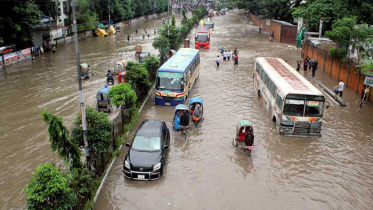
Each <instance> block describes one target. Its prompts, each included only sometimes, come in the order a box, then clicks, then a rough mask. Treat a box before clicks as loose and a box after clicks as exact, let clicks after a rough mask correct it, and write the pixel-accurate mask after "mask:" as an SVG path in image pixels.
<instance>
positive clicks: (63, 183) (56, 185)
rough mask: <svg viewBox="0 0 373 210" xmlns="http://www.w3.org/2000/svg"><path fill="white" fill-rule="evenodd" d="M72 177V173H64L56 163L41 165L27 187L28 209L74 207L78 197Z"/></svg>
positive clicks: (60, 209)
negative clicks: (72, 183) (73, 186)
mask: <svg viewBox="0 0 373 210" xmlns="http://www.w3.org/2000/svg"><path fill="white" fill-rule="evenodd" d="M70 179H71V174H67V175H63V174H62V173H61V171H60V170H59V169H58V168H57V167H56V166H55V165H54V164H50V163H49V164H45V165H40V166H39V167H38V168H37V170H36V172H34V174H33V175H32V179H31V181H30V183H29V184H28V185H27V186H26V188H25V193H26V200H27V209H30V210H33V209H35V210H36V209H47V210H48V209H51V210H52V209H58V210H65V209H66V210H68V209H72V208H73V207H74V205H75V203H76V198H75V195H74V190H73V189H72V188H70V187H69V180H70Z"/></svg>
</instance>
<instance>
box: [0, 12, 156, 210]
mask: <svg viewBox="0 0 373 210" xmlns="http://www.w3.org/2000/svg"><path fill="white" fill-rule="evenodd" d="M161 19H162V18H158V19H154V20H150V21H148V22H139V23H137V24H135V25H134V26H133V27H131V28H128V27H124V28H122V32H121V33H118V34H117V35H115V36H109V37H106V38H98V37H92V38H87V39H82V40H79V45H80V61H81V62H82V63H84V62H85V63H88V64H89V65H90V66H91V69H92V70H93V71H95V72H96V73H97V75H94V77H93V78H91V79H90V80H88V81H83V92H84V100H85V104H86V105H88V106H91V107H95V106H96V92H97V91H98V90H99V89H100V88H102V87H103V86H104V85H105V84H106V76H105V75H106V73H107V70H108V69H109V68H110V69H112V68H113V66H114V63H115V62H117V61H120V60H122V59H125V60H129V61H134V60H135V56H134V54H135V45H136V44H141V45H142V46H143V50H144V51H150V52H151V54H152V55H154V54H158V52H157V51H155V50H154V49H153V47H152V45H151V43H152V40H153V39H154V37H155V36H154V32H153V31H154V30H153V29H154V27H157V28H160V27H161V25H162V21H161ZM144 27H146V28H147V29H148V30H149V31H150V33H151V35H150V38H145V40H143V38H142V34H140V33H139V35H138V36H135V34H134V32H135V29H136V28H138V29H139V31H141V32H143V30H141V29H143V28H144ZM128 33H132V34H131V35H133V36H134V38H133V40H131V41H130V42H129V43H128V42H127V34H128ZM76 75H77V72H76V60H75V47H74V44H68V45H67V46H65V47H60V48H59V49H58V50H57V52H56V53H55V54H52V53H45V54H44V55H43V56H41V57H37V58H36V60H34V61H27V62H23V63H19V64H14V65H11V66H9V67H7V68H6V69H2V70H0V91H1V96H2V97H1V100H0V107H1V109H0V119H1V120H0V121H1V126H0V134H1V135H0V165H1V170H0V177H1V181H0V209H12V208H13V209H20V208H25V204H26V200H25V194H24V191H23V189H24V188H25V187H26V185H27V183H28V182H29V181H30V180H31V176H32V172H33V171H34V170H36V168H37V166H38V165H39V164H45V163H50V162H56V161H58V162H60V163H61V159H60V158H59V157H58V156H57V154H53V153H52V152H51V149H50V143H49V141H48V136H47V126H46V124H45V123H44V122H43V121H42V118H41V115H40V113H41V111H42V109H43V108H46V109H49V110H51V112H52V113H54V114H58V115H60V116H62V117H64V120H65V124H66V125H67V127H68V128H69V129H70V127H71V125H72V122H73V120H74V119H75V114H76V113H77V112H78V111H79V92H78V82H77V79H76Z"/></svg>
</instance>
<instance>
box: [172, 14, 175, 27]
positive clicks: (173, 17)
mask: <svg viewBox="0 0 373 210" xmlns="http://www.w3.org/2000/svg"><path fill="white" fill-rule="evenodd" d="M171 25H173V26H176V20H175V15H174V14H172V20H171Z"/></svg>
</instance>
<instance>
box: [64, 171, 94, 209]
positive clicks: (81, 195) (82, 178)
mask: <svg viewBox="0 0 373 210" xmlns="http://www.w3.org/2000/svg"><path fill="white" fill-rule="evenodd" d="M94 176H95V174H94V173H93V172H92V171H90V170H88V169H87V168H81V169H73V170H72V171H71V177H72V178H71V180H70V183H69V187H70V188H71V189H73V191H74V192H75V197H76V198H77V201H78V202H77V204H76V207H77V209H83V208H82V207H84V206H85V203H84V202H81V201H84V200H85V198H87V197H88V198H89V199H90V193H91V188H94V183H93V181H94V179H93V178H94Z"/></svg>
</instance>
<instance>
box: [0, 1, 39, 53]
mask: <svg viewBox="0 0 373 210" xmlns="http://www.w3.org/2000/svg"><path fill="white" fill-rule="evenodd" d="M39 13H40V11H39V10H38V7H37V6H36V5H35V4H33V3H32V1H2V2H1V7H0V44H5V45H11V44H15V45H16V47H17V48H18V49H22V48H23V47H29V46H32V33H33V31H34V27H33V26H34V25H37V24H39V23H40V18H39Z"/></svg>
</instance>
